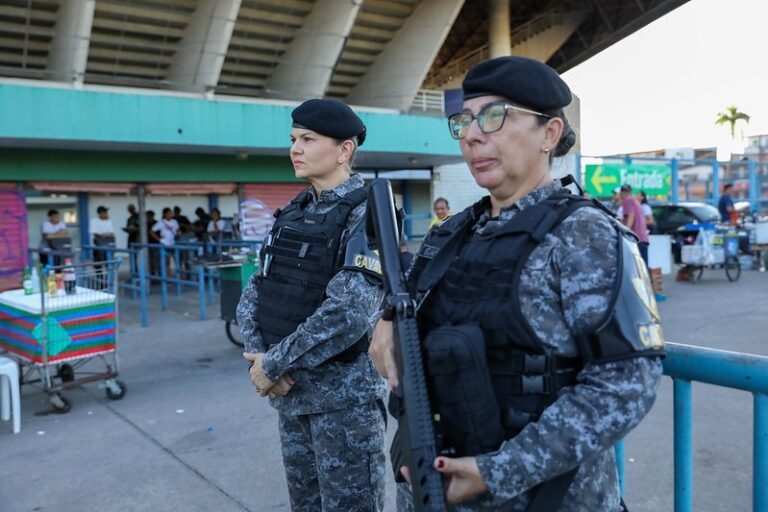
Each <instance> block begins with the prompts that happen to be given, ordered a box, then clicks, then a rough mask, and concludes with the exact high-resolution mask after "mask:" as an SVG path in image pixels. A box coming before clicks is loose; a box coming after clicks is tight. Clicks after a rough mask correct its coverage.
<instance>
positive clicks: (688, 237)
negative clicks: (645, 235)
mask: <svg viewBox="0 0 768 512" xmlns="http://www.w3.org/2000/svg"><path fill="white" fill-rule="evenodd" d="M651 209H652V210H653V220H654V227H653V229H652V230H651V234H654V235H672V255H673V258H674V261H675V263H680V254H681V247H682V246H683V245H685V244H690V243H693V241H694V240H695V238H696V231H695V230H694V231H692V230H688V229H686V228H685V225H686V224H707V223H712V224H717V223H718V222H720V212H719V211H718V209H717V208H715V207H714V206H712V205H710V204H707V203H701V202H693V201H691V202H688V201H686V202H682V203H676V204H659V205H654V206H652V207H651ZM738 236H739V252H740V253H744V254H749V253H750V250H749V233H748V231H746V230H744V229H743V228H739V230H738Z"/></svg>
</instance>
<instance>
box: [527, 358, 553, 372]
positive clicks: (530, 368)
mask: <svg viewBox="0 0 768 512" xmlns="http://www.w3.org/2000/svg"><path fill="white" fill-rule="evenodd" d="M549 362H550V359H549V356H546V355H533V354H525V356H524V358H523V373H532V374H536V375H542V374H545V373H548V372H549V370H550V368H549Z"/></svg>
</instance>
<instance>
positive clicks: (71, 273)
mask: <svg viewBox="0 0 768 512" xmlns="http://www.w3.org/2000/svg"><path fill="white" fill-rule="evenodd" d="M64 265H65V266H64V270H63V271H62V273H63V274H64V292H65V293H66V294H67V295H74V294H75V293H76V292H77V277H76V276H75V268H74V267H73V266H72V258H67V259H65V260H64Z"/></svg>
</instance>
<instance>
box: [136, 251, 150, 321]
mask: <svg viewBox="0 0 768 512" xmlns="http://www.w3.org/2000/svg"><path fill="white" fill-rule="evenodd" d="M146 250H147V249H146V248H144V249H139V252H138V255H139V261H138V269H139V300H140V303H139V309H140V311H141V326H142V327H147V326H148V325H149V316H148V314H147V309H148V306H147V269H146V264H147V263H146V262H147V258H146V252H145V251H146ZM133 256H134V258H135V257H136V253H134V255H133Z"/></svg>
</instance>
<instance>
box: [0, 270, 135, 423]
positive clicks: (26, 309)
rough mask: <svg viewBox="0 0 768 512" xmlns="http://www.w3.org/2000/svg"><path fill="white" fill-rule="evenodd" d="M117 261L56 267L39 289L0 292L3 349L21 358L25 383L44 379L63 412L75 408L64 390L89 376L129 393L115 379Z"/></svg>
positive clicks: (112, 392)
mask: <svg viewBox="0 0 768 512" xmlns="http://www.w3.org/2000/svg"><path fill="white" fill-rule="evenodd" d="M118 266H119V262H117V261H115V262H104V263H100V264H98V266H96V267H94V266H92V265H88V264H85V265H67V266H63V267H56V268H53V269H50V270H49V271H48V272H46V273H45V275H43V276H42V277H41V286H40V290H39V291H36V292H35V293H32V294H25V292H24V290H10V291H6V292H3V293H0V349H4V350H5V351H7V352H8V353H9V355H10V356H12V357H14V358H15V359H17V360H18V362H19V365H20V367H21V372H20V373H21V376H22V381H21V383H22V384H40V385H41V387H42V389H43V391H45V392H46V393H48V395H49V397H50V401H51V405H52V406H53V408H54V409H55V410H56V411H58V412H67V411H68V410H69V409H70V404H69V401H68V400H67V399H66V398H64V397H63V396H61V394H60V391H62V390H65V389H69V388H73V387H76V386H80V385H82V384H85V383H88V382H96V381H104V382H105V385H106V386H105V387H106V393H107V396H108V397H109V398H110V399H113V400H118V399H120V398H122V397H123V396H124V395H125V391H126V388H125V385H124V384H123V383H122V382H120V381H118V380H117V379H116V377H117V376H118V369H117V319H118V315H117V300H116V298H117V294H116V293H115V290H116V286H117V279H116V278H117V276H116V269H117V267H118ZM57 276H61V277H58V278H57ZM67 277H69V282H66V281H65V280H66V279H67ZM62 281H65V282H62Z"/></svg>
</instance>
